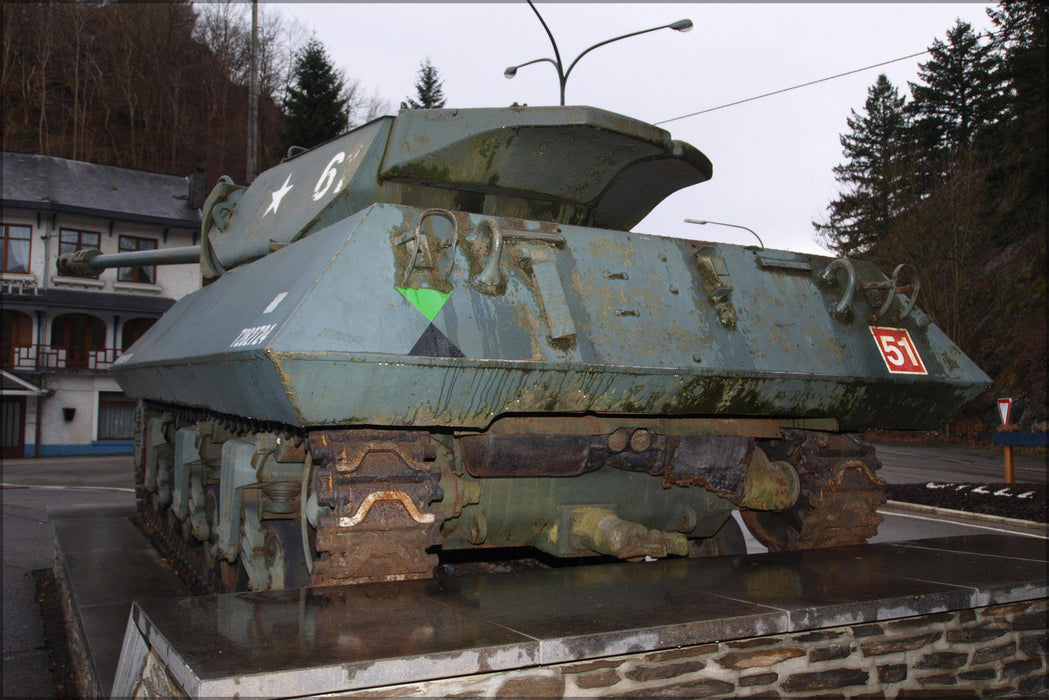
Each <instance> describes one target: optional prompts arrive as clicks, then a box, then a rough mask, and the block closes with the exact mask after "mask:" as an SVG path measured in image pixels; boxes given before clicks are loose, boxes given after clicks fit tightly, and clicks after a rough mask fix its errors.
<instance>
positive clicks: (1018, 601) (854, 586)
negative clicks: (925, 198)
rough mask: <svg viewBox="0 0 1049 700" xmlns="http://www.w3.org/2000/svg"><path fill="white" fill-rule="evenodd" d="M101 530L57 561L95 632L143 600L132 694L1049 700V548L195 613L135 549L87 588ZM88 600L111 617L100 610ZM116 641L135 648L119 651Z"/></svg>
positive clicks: (857, 552) (722, 565) (304, 596)
mask: <svg viewBox="0 0 1049 700" xmlns="http://www.w3.org/2000/svg"><path fill="white" fill-rule="evenodd" d="M92 520H94V522H95V524H94V525H92V524H91V523H89V522H88V519H86V518H81V519H80V521H79V522H78V524H77V526H76V528H75V530H76V534H75V535H74V534H72V530H73V529H74V528H72V527H65V526H64V525H61V524H60V523H58V522H56V528H55V529H56V540H57V543H58V550H59V555H58V560H59V563H60V565H64V566H66V567H67V575H68V577H69V581H70V588H71V590H72V591H73V592H74V594H76V593H77V592H78V591H83V592H84V593H81V594H80V595H79V597H78V596H77V595H74V598H76V599H77V602H78V603H79V604H80V605H81V606H82V609H81V612H80V615H81V617H82V618H83V617H84V612H85V611H86V612H87V613H88V615H87V617H88V618H90V617H91V615H92V614H93V613H92V612H91V610H90V609H91V608H92V607H94V608H96V609H97V608H98V607H99V606H102V605H117V604H118V602H117V601H118V600H119V601H129V600H130V599H131V598H134V599H135V600H136V602H135V603H134V605H133V606H130V616H128V613H127V609H128V604H127V602H121V603H119V604H122V605H124V612H123V614H122V615H121V614H119V612H120V611H118V610H116V608H107V610H109V611H110V614H111V615H112V617H111V618H110V619H111V622H114V621H115V620H116V619H120V620H121V621H122V623H121V624H123V623H125V622H126V631H125V633H124V635H123V651H122V652H121V654H120V661H119V668H116V662H115V658H114V657H113V655H112V654H111V653H110V652H106V654H108V655H106V654H103V653H101V652H99V653H98V654H95V653H94V651H93V650H92V655H93V658H94V659H96V662H95V669H96V672H97V673H98V676H99V678H98V682H99V685H100V686H101V687H104V688H107V689H108V688H109V687H110V686H109V685H107V682H108V681H109V679H115V682H114V684H113V685H112V686H111V687H112V689H113V694H114V695H116V696H128V695H132V694H133V692H134V691H135V690H136V689H138V690H140V691H142V692H151V693H154V694H157V695H167V694H172V693H174V694H185V695H188V696H191V697H204V696H231V695H235V694H239V695H240V696H242V697H245V696H251V697H291V696H296V697H301V696H309V695H319V694H325V693H354V692H366V694H369V695H372V696H374V695H375V694H376V693H378V694H381V695H392V696H404V695H445V696H447V695H449V694H454V693H457V692H472V693H481V694H483V695H504V696H505V695H517V696H520V695H533V694H552V695H584V694H592V695H610V694H620V693H621V694H627V695H638V694H648V693H654V694H657V695H668V694H679V693H683V694H686V695H692V696H697V695H711V696H713V695H733V694H736V695H738V694H739V693H741V692H743V691H744V690H745V689H749V688H753V689H754V691H755V692H757V691H763V690H764V691H773V690H774V691H775V692H778V693H780V694H781V695H784V696H789V695H792V694H802V695H811V694H812V692H815V691H818V690H821V689H826V688H836V689H839V690H840V689H849V690H847V691H846V692H871V691H873V690H878V689H881V690H885V691H886V692H888V689H891V688H898V689H901V690H902V689H907V688H927V687H934V686H936V684H941V685H942V684H946V685H953V687H955V688H956V689H958V690H963V689H965V688H968V687H970V686H972V687H974V688H975V687H978V688H979V689H981V692H982V689H986V688H995V689H997V690H1001V691H1003V692H1015V693H1018V694H1022V693H1021V690H1022V689H1028V690H1030V689H1031V688H1036V687H1038V685H1039V683H1041V687H1043V688H1044V677H1045V673H1046V671H1045V634H1044V629H1045V616H1046V612H1045V611H1046V604H1045V599H1046V596H1047V585H1046V561H1047V557H1046V542H1045V541H1044V540H1040V539H1033V538H1024V537H1013V536H999V535H987V536H976V537H960V538H942V539H936V540H919V541H914V542H906V543H896V544H880V545H867V546H861V547H848V548H837V549H826V550H813V551H807V552H791V553H770V554H763V555H751V556H733V557H718V558H713V559H693V560H668V561H660V562H654V563H644V564H613V565H603V566H589V567H576V568H568V569H557V570H542V571H527V572H521V573H514V574H498V575H488V576H477V577H461V578H444V579H433V580H428V581H408V582H402V583H396V584H369V585H362V586H347V587H333V588H320V589H304V590H289V591H278V592H263V593H243V594H227V595H212V596H198V597H187V596H185V595H184V594H183V592H179V591H177V590H175V588H174V587H172V588H171V589H167V588H165V586H166V585H167V584H166V583H163V582H161V581H160V579H157V578H151V577H152V576H154V575H153V574H149V575H144V574H142V573H141V571H142V570H141V568H139V567H142V566H144V565H145V564H144V563H143V562H144V555H143V554H142V553H141V552H136V551H135V550H132V552H131V555H129V556H127V557H125V559H127V560H129V562H130V563H129V564H126V565H125V564H122V563H121V561H120V559H121V558H120V557H117V556H113V557H111V558H98V559H97V561H98V565H97V566H98V567H108V569H109V570H108V572H107V573H106V580H107V581H110V582H112V583H111V584H110V586H109V587H108V590H107V591H106V592H105V595H103V591H102V590H101V588H102V587H101V586H100V585H99V583H98V582H97V581H96V582H89V581H86V580H85V581H83V582H79V581H78V580H77V579H78V577H81V576H90V575H92V571H94V574H95V575H96V576H97V575H101V574H100V571H99V569H97V568H96V569H94V570H92V569H91V568H90V567H84V566H82V565H81V564H79V563H78V562H79V560H78V558H77V557H75V556H73V554H75V553H74V552H69V553H68V554H66V553H65V552H64V549H63V548H64V547H66V546H68V544H67V543H71V542H74V541H80V540H84V539H85V538H87V539H91V538H90V537H88V536H87V535H86V534H85V528H87V527H89V526H91V527H98V528H116V530H112V532H116V531H118V530H121V529H122V528H121V527H120V526H117V525H115V524H114V523H106V524H104V525H103V523H104V522H106V519H102V518H97V519H92ZM117 520H120V519H119V518H118V519H117ZM125 522H126V520H125ZM116 537H118V538H119V537H123V535H120V534H117V535H116ZM103 562H104V563H103ZM157 565H160V566H163V564H161V563H159V562H157ZM125 566H131V567H134V570H135V571H137V572H140V573H137V574H130V573H125V572H126V571H130V570H129V569H125V568H122V567H125ZM132 575H134V576H136V577H141V576H144V578H140V579H139V580H140V581H141V584H135V586H136V587H138V590H136V592H134V593H133V594H132V593H120V594H117V593H116V592H115V591H114V590H112V588H113V587H115V586H117V585H118V583H119V582H120V581H122V580H125V579H127V578H128V577H129V576H132ZM159 575H160V574H159V573H158V574H156V576H159ZM147 582H148V585H146V584H147ZM89 591H93V593H92V594H91V595H98V596H101V598H100V599H103V600H105V601H107V602H100V603H95V604H93V605H92V604H88V603H86V602H85V601H86V597H87V592H89ZM164 591H167V594H166V595H165V596H158V595H157V594H158V593H162V592H164ZM147 593H148V594H151V595H152V597H150V598H149V599H145V598H143V597H142V596H143V595H145V594H147ZM129 596H130V597H129ZM89 626H90V625H84V627H85V630H86V628H87V627H89ZM118 640H119V638H118ZM93 644H95V642H93V641H92V640H91V635H90V634H89V635H88V645H89V646H91V645H93ZM98 644H100V645H101V646H100V647H99V648H100V649H102V648H105V649H107V650H108V649H113V648H114V647H115V646H116V645H115V644H114V639H113V638H109V639H108V641H105V642H102V641H100V642H98ZM116 644H119V641H117V642H116ZM996 649H997V651H996ZM103 658H104V659H105V661H103ZM109 663H112V664H113V666H107V664H109ZM1010 664H1012V665H1010ZM109 669H112V670H109ZM965 673H969V674H970V676H969V677H966V676H964V674H965ZM930 678H931V679H932V680H929V679H930ZM1039 679H1040V680H1039ZM937 687H938V686H937ZM892 694H893V695H895V691H893V693H892Z"/></svg>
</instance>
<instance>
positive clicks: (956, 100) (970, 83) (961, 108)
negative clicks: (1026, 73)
mask: <svg viewBox="0 0 1049 700" xmlns="http://www.w3.org/2000/svg"><path fill="white" fill-rule="evenodd" d="M929 53H930V54H931V55H932V58H931V59H930V60H929V61H927V62H925V63H922V64H920V65H919V67H918V75H919V77H920V78H921V80H922V81H923V82H922V83H910V88H911V98H912V99H911V103H910V104H909V105H908V112H909V113H910V114H911V115H912V116H913V117H914V120H915V127H916V129H917V134H918V138H919V140H920V142H921V145H922V147H923V149H927V151H928V152H931V153H936V154H938V155H941V156H947V157H949V156H950V155H951V154H956V153H958V152H959V151H960V150H961V149H964V148H967V147H969V146H972V145H973V143H974V142H975V141H976V139H977V137H978V136H980V135H982V134H983V133H985V132H986V130H987V128H988V127H989V126H991V125H992V124H993V123H994V122H995V121H996V119H997V117H998V115H999V114H1000V112H1001V110H1002V107H1003V102H1002V97H1003V95H1002V85H1001V77H1000V74H999V72H998V71H997V70H996V66H995V59H994V56H993V54H992V52H991V46H990V44H986V43H984V42H982V41H981V40H980V37H979V36H977V35H976V34H974V33H973V30H972V27H971V26H970V25H969V24H967V23H966V22H962V21H961V20H958V22H957V23H956V24H955V25H954V27H952V28H951V29H950V30H948V32H947V42H946V43H944V42H942V41H940V40H939V39H936V40H935V41H933V44H932V46H931V47H930V48H929Z"/></svg>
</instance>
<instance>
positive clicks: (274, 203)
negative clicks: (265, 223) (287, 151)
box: [262, 174, 294, 216]
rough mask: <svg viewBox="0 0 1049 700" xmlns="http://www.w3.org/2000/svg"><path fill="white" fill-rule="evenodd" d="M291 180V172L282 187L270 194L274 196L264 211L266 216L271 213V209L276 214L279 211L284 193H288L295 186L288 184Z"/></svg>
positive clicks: (263, 213)
mask: <svg viewBox="0 0 1049 700" xmlns="http://www.w3.org/2000/svg"><path fill="white" fill-rule="evenodd" d="M289 182H291V175H290V174H289V175H288V177H287V178H286V179H285V180H284V184H283V185H281V186H280V189H279V190H277V191H276V192H273V193H271V194H270V196H271V197H273V201H272V202H270V205H269V206H268V207H266V211H264V212H262V215H263V216H266V214H269V213H270V212H271V211H272V212H273V213H274V214H276V213H277V207H279V206H280V202H281V200H282V199H284V195H286V194H288V192H290V191H291V190H292V189H293V188H294V185H289V184H288V183H289Z"/></svg>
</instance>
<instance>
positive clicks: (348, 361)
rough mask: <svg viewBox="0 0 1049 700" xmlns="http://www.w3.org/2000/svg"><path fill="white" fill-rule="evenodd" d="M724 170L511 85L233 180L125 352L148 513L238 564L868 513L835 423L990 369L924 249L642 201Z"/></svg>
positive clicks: (631, 126) (621, 539) (300, 577)
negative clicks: (971, 354) (671, 225)
mask: <svg viewBox="0 0 1049 700" xmlns="http://www.w3.org/2000/svg"><path fill="white" fill-rule="evenodd" d="M710 177H711V165H710V162H709V161H708V160H707V159H706V157H705V156H703V155H702V154H701V153H700V152H699V151H697V150H696V149H695V148H693V147H692V146H689V145H688V144H684V143H681V142H677V141H673V140H671V138H670V136H669V134H667V133H666V132H665V131H663V130H662V129H658V128H656V127H653V126H650V125H647V124H643V123H641V122H637V121H634V120H631V119H628V118H626V117H622V116H619V115H614V114H610V113H608V112H603V111H601V110H595V109H589V108H578V107H563V108H557V107H550V108H526V107H521V108H518V107H512V108H508V109H478V110H423V111H415V112H404V113H402V114H401V115H399V116H398V117H396V118H383V119H380V120H376V121H374V122H371V123H369V124H367V125H365V126H363V127H360V128H359V129H356V130H354V131H351V132H349V133H348V134H346V135H344V136H342V137H340V138H337V139H334V140H332V141H330V142H328V143H326V144H324V145H322V146H319V147H317V148H315V149H313V150H310V151H306V152H304V153H301V154H298V155H296V156H295V157H293V158H291V159H289V160H287V161H285V162H283V163H281V164H280V165H278V166H276V167H274V168H272V169H271V170H268V171H266V172H265V173H263V174H262V175H260V176H259V177H258V178H257V179H256V180H255V182H253V183H252V184H251V186H250V187H248V188H243V187H239V186H237V185H235V184H233V183H232V182H231V181H228V180H226V179H223V180H222V181H220V182H219V184H218V185H217V186H216V188H215V189H214V191H213V192H212V194H211V196H210V197H209V198H208V202H207V204H206V206H205V210H204V217H203V232H202V233H203V236H202V245H201V248H200V250H199V251H196V256H199V260H200V265H201V271H202V275H203V277H204V278H205V280H206V281H208V282H209V284H207V285H206V286H204V287H203V288H202V289H201V290H200V291H198V292H195V293H193V294H191V295H189V296H187V297H186V298H184V299H183V300H181V301H180V302H178V304H176V306H175V307H174V308H172V309H171V311H169V312H168V313H167V314H166V315H165V316H164V317H163V318H162V319H161V320H160V321H159V322H158V323H157V324H156V325H155V326H154V327H153V328H152V329H150V331H149V332H148V333H147V334H146V335H145V336H143V338H142V339H141V340H139V342H137V343H136V344H135V345H134V346H133V347H131V348H130V350H129V351H128V352H127V353H125V354H124V355H123V356H122V357H121V358H120V359H119V360H118V362H117V364H116V365H115V366H114V368H113V372H114V374H115V376H116V377H117V379H118V381H119V382H120V383H121V385H122V386H123V387H124V389H125V391H126V392H127V393H129V394H131V395H133V396H136V397H139V398H141V399H142V400H143V403H142V410H141V416H140V424H141V425H140V431H139V439H138V450H137V453H136V460H137V464H138V465H139V471H140V491H141V494H142V498H143V510H144V515H145V521H146V523H147V525H148V526H149V527H150V528H152V529H154V530H156V531H161V530H164V529H167V530H169V531H170V532H171V533H172V534H174V535H175V536H176V537H177V538H181V540H180V541H182V542H183V543H185V544H186V545H187V546H186V547H185V548H184V551H183V552H182V554H183V555H184V556H187V557H196V560H197V565H198V566H199V570H200V571H201V573H202V577H203V578H205V579H208V580H211V581H212V582H213V583H215V584H216V585H218V584H219V582H221V585H223V586H225V587H227V588H235V587H237V586H243V585H249V586H250V587H253V588H267V587H281V586H285V585H293V584H296V583H299V582H307V581H308V582H311V583H312V584H326V583H333V582H356V581H371V580H381V579H389V578H414V577H422V576H428V575H430V574H431V572H432V571H433V568H434V566H435V565H436V564H437V562H438V554H439V553H440V552H441V551H445V552H448V551H452V550H471V549H473V550H476V549H490V548H503V547H510V546H529V547H534V548H538V549H540V550H542V551H544V552H546V553H548V554H549V555H552V556H554V557H575V556H586V555H596V554H603V555H610V556H615V557H619V558H626V559H632V558H638V557H645V556H656V557H659V556H670V555H688V554H693V555H694V554H698V553H700V552H704V551H706V552H716V551H725V550H726V548H727V549H729V550H732V549H733V548H735V547H738V546H739V545H740V542H741V534H740V532H739V529H738V526H736V524H735V521H734V520H733V519H732V518H731V517H730V516H731V513H732V511H733V510H735V509H739V510H742V511H743V518H744V520H745V521H746V523H747V524H748V525H749V526H750V528H751V529H752V530H753V531H754V532H755V534H756V535H757V536H758V537H759V539H761V540H762V541H764V542H765V543H766V544H768V545H769V546H770V547H773V548H796V547H812V546H823V545H836V544H851V543H856V542H860V541H863V540H864V539H866V538H867V537H869V536H871V535H872V534H874V532H875V531H876V529H877V525H878V522H879V521H880V516H878V515H877V512H876V510H877V506H878V505H879V504H880V503H881V502H882V500H883V497H882V495H881V490H880V485H881V481H880V479H879V478H878V477H877V475H876V473H875V472H876V469H877V468H878V462H877V459H876V458H875V456H874V452H873V450H872V449H871V448H870V447H869V446H867V445H865V444H864V443H863V442H862V441H859V440H858V439H857V438H855V437H854V436H851V435H848V434H846V431H858V430H864V429H869V428H902V429H929V428H934V427H936V426H938V425H940V424H942V423H943V422H945V421H946V420H948V419H949V418H950V417H951V416H952V415H953V414H954V413H955V412H956V411H957V410H958V408H960V406H961V405H962V404H964V403H965V402H966V401H968V400H970V399H971V398H973V397H974V396H975V395H977V394H978V393H979V392H980V391H981V390H982V389H983V388H984V387H985V386H986V385H987V383H988V380H987V377H986V376H985V375H984V374H983V373H982V372H981V371H980V370H979V369H978V368H976V367H975V366H974V365H973V364H972V362H971V361H970V360H969V359H968V358H967V357H965V355H964V354H963V353H962V352H961V351H960V350H959V349H958V348H957V347H956V346H955V345H954V344H953V343H951V341H950V340H949V339H947V338H946V337H945V336H944V335H943V333H942V332H940V330H939V329H938V328H936V326H935V325H934V324H932V323H930V321H929V319H928V318H927V317H926V316H925V315H924V314H923V313H922V312H921V311H920V309H918V308H917V307H916V306H915V304H914V302H915V298H916V296H917V293H918V289H917V285H916V282H914V280H913V274H912V273H911V271H910V270H909V269H908V268H907V267H906V266H901V267H900V268H897V269H896V270H895V271H894V272H893V274H892V276H891V277H887V276H885V275H884V274H882V273H881V272H880V271H879V270H878V269H877V268H876V267H875V266H873V265H872V264H870V263H867V262H863V261H859V260H847V259H841V260H832V259H829V258H825V257H822V256H816V255H805V254H799V253H792V252H787V251H775V250H767V249H762V248H753V247H740V246H733V245H725V244H718V243H706V242H697V241H688V240H680V239H673V238H664V237H659V236H652V235H646V234H641V233H633V232H630V231H629V229H630V228H631V227H633V226H634V225H635V224H637V222H639V221H640V220H641V219H642V218H643V217H644V216H645V215H646V214H647V213H648V212H649V211H650V210H651V209H652V208H653V207H654V206H655V205H656V204H658V203H659V202H660V201H661V200H662V199H663V198H664V197H666V196H667V195H668V194H670V193H671V192H673V191H675V190H678V189H680V188H682V187H686V186H688V185H691V184H695V183H698V182H702V181H704V180H707V179H709V178H710ZM181 255H182V256H183V261H184V259H185V258H187V257H194V258H195V259H196V257H195V256H194V253H193V252H191V251H187V252H184V253H181ZM118 257H119V256H95V257H92V255H91V254H83V255H82V258H84V260H81V263H82V264H85V265H96V266H97V265H103V266H104V265H113V266H117V265H120V266H123V265H126V264H131V263H129V262H128V261H127V259H121V260H117V259H116V258H118ZM122 260H123V261H122ZM99 261H101V262H99ZM156 262H157V261H156V260H155V259H152V261H151V262H148V263H146V264H154V263H156ZM188 545H194V546H188ZM195 545H201V546H195ZM198 554H199V556H198ZM307 572H308V575H307ZM209 577H210V578H209Z"/></svg>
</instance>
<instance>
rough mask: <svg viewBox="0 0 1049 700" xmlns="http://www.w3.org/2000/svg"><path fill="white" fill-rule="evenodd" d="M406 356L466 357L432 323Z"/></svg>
mask: <svg viewBox="0 0 1049 700" xmlns="http://www.w3.org/2000/svg"><path fill="white" fill-rule="evenodd" d="M408 354H409V355H416V356H422V357H466V356H465V355H463V352H462V350H460V349H459V348H457V347H456V346H455V343H453V342H452V341H450V340H448V336H446V335H445V334H444V333H442V332H441V331H440V330H438V329H437V326H435V325H433V324H432V323H431V324H430V325H429V326H427V327H426V330H425V331H423V334H422V335H421V336H419V340H417V341H415V347H413V348H412V349H411V350H409V351H408Z"/></svg>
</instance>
